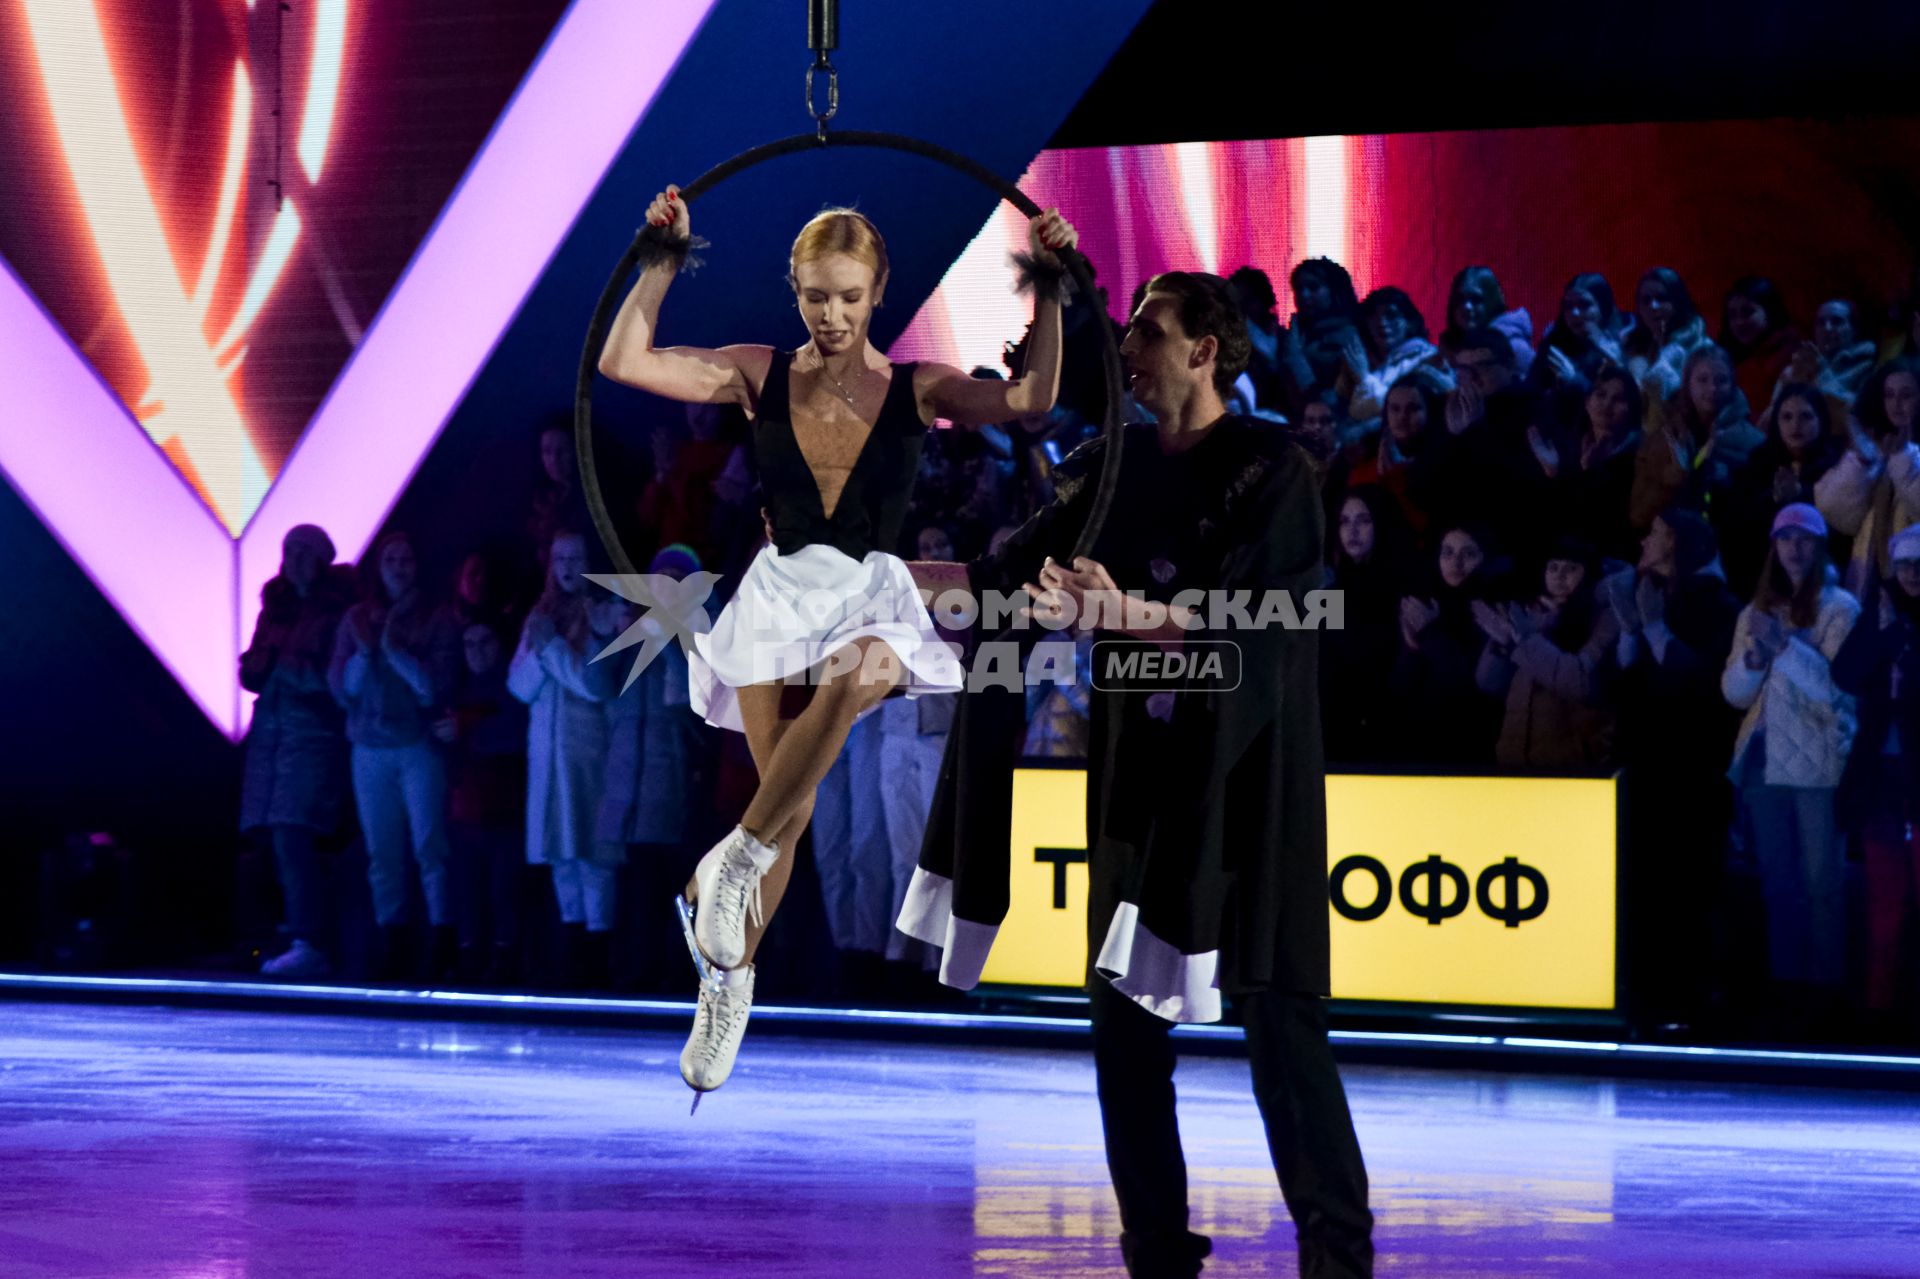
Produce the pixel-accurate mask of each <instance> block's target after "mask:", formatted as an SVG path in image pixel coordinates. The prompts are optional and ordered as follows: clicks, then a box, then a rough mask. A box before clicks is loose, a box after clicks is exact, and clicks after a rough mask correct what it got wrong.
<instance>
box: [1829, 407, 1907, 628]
mask: <svg viewBox="0 0 1920 1279" xmlns="http://www.w3.org/2000/svg"><path fill="white" fill-rule="evenodd" d="M1875 453H1876V456H1875V457H1874V459H1873V460H1872V461H1871V462H1869V461H1867V460H1866V459H1865V458H1863V457H1861V456H1860V451H1859V450H1858V449H1848V450H1847V451H1846V452H1845V453H1843V454H1841V455H1840V460H1839V461H1838V462H1835V463H1834V464H1833V469H1832V470H1830V471H1828V472H1827V473H1826V474H1825V475H1823V476H1821V477H1820V479H1819V481H1818V482H1817V483H1816V484H1815V485H1814V486H1813V501H1814V505H1815V506H1817V507H1819V508H1820V514H1822V515H1824V516H1826V518H1827V523H1828V524H1830V525H1832V526H1833V527H1834V528H1835V529H1836V530H1838V531H1839V532H1842V533H1845V534H1848V535H1849V536H1851V537H1852V538H1853V556H1852V558H1851V559H1849V560H1848V561H1847V567H1846V569H1845V571H1844V572H1843V573H1842V574H1841V577H1840V580H1841V582H1842V583H1844V584H1845V586H1846V588H1847V589H1848V590H1850V591H1853V592H1854V593H1855V594H1861V593H1863V592H1864V591H1865V589H1866V585H1867V583H1868V582H1869V581H1870V580H1871V579H1872V578H1873V577H1875V576H1877V575H1879V574H1880V573H1881V571H1882V570H1883V569H1884V567H1885V563H1884V557H1885V555H1886V549H1887V540H1888V539H1889V538H1891V537H1892V536H1893V535H1894V534H1895V533H1898V532H1899V531H1900V530H1901V529H1903V528H1905V527H1907V526H1908V525H1909V524H1913V523H1915V522H1920V446H1916V445H1912V444H1909V445H1907V446H1906V447H1905V448H1903V449H1901V450H1899V451H1898V452H1896V453H1893V454H1890V455H1888V456H1885V457H1881V456H1878V455H1877V453H1878V450H1875ZM1888 490H1891V492H1890V493H1889V492H1888ZM1885 498H1890V499H1891V510H1892V516H1893V518H1892V519H1891V520H1885V521H1883V520H1882V519H1881V518H1879V516H1881V515H1884V514H1885V512H1880V511H1877V510H1876V508H1877V507H1879V506H1880V505H1881V504H1882V500H1883V499H1885Z"/></svg>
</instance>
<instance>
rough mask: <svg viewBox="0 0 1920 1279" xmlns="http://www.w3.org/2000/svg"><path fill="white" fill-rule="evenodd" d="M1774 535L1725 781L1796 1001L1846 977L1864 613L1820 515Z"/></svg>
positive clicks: (1787, 519)
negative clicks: (1853, 675) (1840, 580)
mask: <svg viewBox="0 0 1920 1279" xmlns="http://www.w3.org/2000/svg"><path fill="white" fill-rule="evenodd" d="M1772 532H1773V546H1772V548H1771V549H1770V550H1769V551H1768V554H1767V560H1766V564H1765V566H1764V568H1763V569H1762V570H1761V576H1760V585H1759V587H1758V589H1756V591H1755V592H1754V597H1753V603H1751V604H1749V605H1748V606H1747V607H1746V608H1745V609H1743V610H1741V613H1740V619H1739V621H1738V623H1736V625H1735V627H1734V637H1733V649H1732V651H1731V652H1730V653H1729V654H1728V657H1727V664H1726V669H1725V670H1724V671H1723V672H1722V673H1721V676H1720V688H1721V692H1722V693H1723V694H1725V696H1726V699H1727V702H1728V704H1729V705H1731V706H1733V707H1734V708H1736V709H1738V710H1741V711H1744V712H1745V717H1744V718H1743V719H1742V721H1741V723H1740V732H1739V736H1738V737H1736V738H1735V740H1734V745H1733V763H1732V766H1731V767H1730V768H1729V769H1728V770H1727V775H1728V776H1729V777H1730V778H1731V779H1732V780H1733V782H1734V785H1735V786H1736V787H1737V788H1738V789H1739V793H1740V802H1741V803H1742V804H1743V805H1745V807H1746V810H1747V813H1748V816H1749V818H1750V819H1751V828H1752V830H1753V836H1754V852H1755V857H1756V860H1757V861H1758V862H1759V866H1760V882H1761V891H1762V894H1763V896H1764V899H1765V904H1766V926H1767V927H1766V931H1767V957H1768V970H1769V973H1770V975H1771V977H1772V979H1773V980H1774V981H1775V982H1777V983H1781V984H1782V985H1783V986H1785V987H1787V988H1788V989H1787V991H1786V992H1785V993H1787V994H1788V997H1789V998H1790V999H1801V1000H1804V999H1808V998H1809V997H1810V996H1811V995H1813V994H1814V993H1816V992H1817V993H1818V994H1820V995H1821V996H1823V997H1825V998H1832V997H1833V996H1834V995H1837V993H1838V991H1839V987H1840V985H1841V982H1842V980H1843V978H1844V977H1845V975H1846V893H1845V889H1846V876H1845V857H1844V850H1843V844H1842V841H1841V839H1840V836H1839V831H1838V828H1837V826H1836V824H1835V811H1834V792H1835V790H1836V789H1837V788H1838V787H1839V785H1840V779H1841V776H1842V774H1843V772H1844V771H1845V769H1846V763H1847V754H1848V752H1849V750H1850V749H1851V748H1852V745H1853V733H1854V725H1855V719H1854V715H1855V704H1854V698H1853V697H1852V696H1851V695H1850V694H1848V693H1846V692H1844V691H1842V690H1841V689H1840V688H1839V687H1838V686H1837V685H1836V684H1835V683H1834V681H1833V671H1832V662H1833V659H1834V658H1835V657H1836V656H1837V655H1838V654H1839V652H1840V646H1841V645H1842V644H1844V643H1845V642H1846V639H1847V635H1848V633H1849V632H1850V631H1851V630H1852V629H1853V626H1854V622H1855V620H1856V619H1857V618H1858V616H1859V614H1860V605H1859V603H1858V602H1857V601H1856V600H1855V599H1854V597H1853V596H1851V595H1849V594H1848V593H1847V592H1846V591H1844V590H1842V589H1841V588H1840V587H1839V586H1838V585H1835V584H1833V582H1832V581H1831V580H1830V579H1831V578H1832V576H1833V573H1832V570H1831V567H1830V566H1829V564H1828V561H1827V554H1826V541H1827V527H1826V522H1825V521H1824V520H1822V519H1821V518H1820V512H1819V511H1817V510H1815V509H1814V508H1813V507H1811V506H1807V505H1804V504H1796V505H1792V506H1787V507H1783V508H1782V509H1781V511H1780V514H1779V515H1778V516H1776V517H1775V518H1774V523H1773V530H1772ZM1812 1007H1813V1005H1812V1004H1811V1003H1808V1004H1807V1009H1808V1010H1811V1008H1812Z"/></svg>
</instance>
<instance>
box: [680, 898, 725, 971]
mask: <svg viewBox="0 0 1920 1279" xmlns="http://www.w3.org/2000/svg"><path fill="white" fill-rule="evenodd" d="M673 911H674V914H676V915H678V916H679V917H680V931H681V933H682V934H684V935H685V937H686V939H687V954H689V955H691V956H692V957H693V971H694V972H695V973H696V974H697V975H698V976H699V978H700V980H701V981H705V982H717V981H719V980H720V970H719V969H717V968H715V967H714V966H713V964H712V963H711V962H710V961H709V960H708V959H707V957H706V956H705V955H703V954H701V953H700V943H699V942H698V941H696V940H694V936H693V903H691V902H689V901H688V900H687V898H686V895H685V894H684V893H675V894H674V895H673Z"/></svg>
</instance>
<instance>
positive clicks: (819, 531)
mask: <svg viewBox="0 0 1920 1279" xmlns="http://www.w3.org/2000/svg"><path fill="white" fill-rule="evenodd" d="M792 367H793V352H791V351H775V352H774V353H773V362H772V364H770V365H769V366H768V367H767V382H766V385H765V386H764V387H763V388H762V389H761V391H760V411H759V413H758V414H757V415H756V416H755V418H754V423H753V451H754V461H755V463H756V465H757V467H758V469H759V472H760V488H761V492H762V493H763V494H764V495H765V496H766V499H767V514H768V515H769V516H770V517H771V518H772V520H773V545H774V549H776V550H778V551H779V552H780V553H781V554H782V555H791V554H792V553H793V552H795V551H797V550H799V549H800V548H801V547H803V546H810V545H813V544H814V543H824V544H826V545H828V546H831V547H834V548H835V549H837V550H839V551H841V552H843V553H844V554H846V555H849V556H851V557H852V558H854V559H856V560H857V559H863V558H865V556H866V554H867V552H868V551H873V550H880V551H886V552H887V553H889V554H892V553H893V550H894V547H895V546H897V545H898V544H899V541H900V524H901V522H902V521H903V520H904V519H906V515H907V503H908V501H909V499H910V498H911V497H912V496H913V481H914V477H915V476H916V475H918V474H919V471H920V447H921V445H922V444H923V443H924V442H925V441H926V434H927V428H926V426H925V424H924V423H922V422H921V421H920V411H919V410H918V409H917V408H915V407H914V401H913V368H914V366H913V365H911V364H896V365H894V366H893V382H892V383H891V384H890V385H889V386H888V387H887V398H886V400H885V401H884V402H883V403H882V404H881V405H880V418H879V420H878V421H876V422H875V423H874V424H873V430H872V431H871V432H870V433H869V434H868V435H867V442H866V444H865V445H863V446H862V447H861V450H860V456H859V458H858V459H856V460H855V462H854V464H853V470H852V471H850V472H849V473H848V475H847V482H846V485H845V487H843V488H842V489H841V490H840V500H839V502H838V503H836V504H835V506H834V508H833V515H832V517H831V518H829V517H828V515H827V513H826V510H825V507H824V505H823V504H822V502H821V501H820V486H819V484H817V483H816V482H815V481H814V478H813V471H812V470H811V469H810V468H809V467H808V466H807V459H806V457H805V456H804V455H803V454H802V453H801V452H800V441H799V440H798V439H797V438H795V436H794V433H793V406H792V403H791V399H790V393H791V392H790V387H789V386H788V383H787V374H788V371H789V370H790V369H791V368H792Z"/></svg>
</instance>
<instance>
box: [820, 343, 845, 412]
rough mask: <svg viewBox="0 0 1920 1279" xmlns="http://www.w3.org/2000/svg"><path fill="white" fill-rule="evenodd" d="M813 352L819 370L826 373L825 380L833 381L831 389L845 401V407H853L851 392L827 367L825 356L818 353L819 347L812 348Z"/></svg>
mask: <svg viewBox="0 0 1920 1279" xmlns="http://www.w3.org/2000/svg"><path fill="white" fill-rule="evenodd" d="M814 354H815V356H816V357H817V358H818V359H819V361H820V371H821V372H822V373H824V374H826V375H827V380H828V381H830V382H832V383H833V389H834V390H835V391H836V392H837V393H838V394H839V396H840V398H841V399H843V400H845V401H846V402H847V407H848V408H853V407H854V404H853V392H851V391H849V390H847V388H846V387H845V386H844V385H842V384H841V382H840V379H839V378H837V377H835V376H834V375H833V370H832V369H830V368H828V367H827V357H826V356H824V355H820V354H819V348H817V347H816V348H815V349H814Z"/></svg>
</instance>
